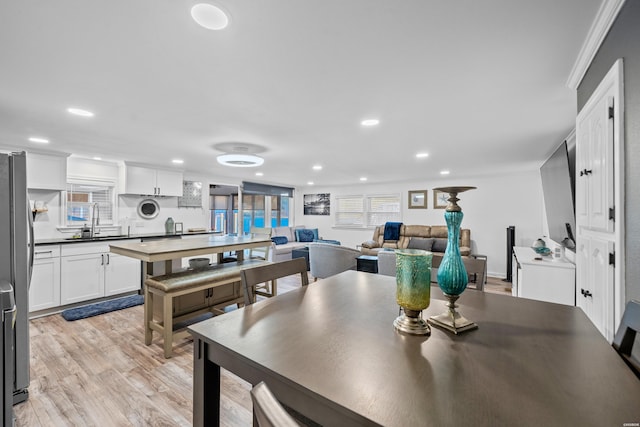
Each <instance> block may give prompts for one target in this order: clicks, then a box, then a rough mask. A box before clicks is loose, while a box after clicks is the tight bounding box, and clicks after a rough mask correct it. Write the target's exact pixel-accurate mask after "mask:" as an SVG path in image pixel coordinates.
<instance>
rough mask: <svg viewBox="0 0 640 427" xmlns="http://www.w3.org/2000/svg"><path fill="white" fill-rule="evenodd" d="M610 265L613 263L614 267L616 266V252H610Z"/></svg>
mask: <svg viewBox="0 0 640 427" xmlns="http://www.w3.org/2000/svg"><path fill="white" fill-rule="evenodd" d="M609 265H613V266H614V267H615V266H616V254H615V252H614V253H609Z"/></svg>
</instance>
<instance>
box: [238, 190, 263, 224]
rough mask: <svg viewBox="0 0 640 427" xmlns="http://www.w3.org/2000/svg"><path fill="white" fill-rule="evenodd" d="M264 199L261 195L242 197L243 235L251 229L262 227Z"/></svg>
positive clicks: (244, 195) (245, 195)
mask: <svg viewBox="0 0 640 427" xmlns="http://www.w3.org/2000/svg"><path fill="white" fill-rule="evenodd" d="M264 199H265V196H263V195H253V194H243V195H242V217H243V218H242V227H243V229H244V232H245V233H248V232H249V230H251V227H264V214H265V212H264Z"/></svg>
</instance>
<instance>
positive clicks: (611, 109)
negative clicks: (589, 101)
mask: <svg viewBox="0 0 640 427" xmlns="http://www.w3.org/2000/svg"><path fill="white" fill-rule="evenodd" d="M609 118H610V119H613V107H609Z"/></svg>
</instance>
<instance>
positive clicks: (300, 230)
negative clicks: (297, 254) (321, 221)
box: [296, 228, 318, 242]
mask: <svg viewBox="0 0 640 427" xmlns="http://www.w3.org/2000/svg"><path fill="white" fill-rule="evenodd" d="M309 233H311V234H309ZM303 235H304V236H305V237H302V236H303ZM309 235H311V240H307V239H309V237H308V236H309ZM296 240H297V241H298V242H313V241H314V240H318V229H317V228H296Z"/></svg>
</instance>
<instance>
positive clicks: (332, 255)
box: [308, 242, 360, 279]
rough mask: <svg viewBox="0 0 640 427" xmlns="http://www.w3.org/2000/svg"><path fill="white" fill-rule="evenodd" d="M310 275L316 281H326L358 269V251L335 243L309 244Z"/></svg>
mask: <svg viewBox="0 0 640 427" xmlns="http://www.w3.org/2000/svg"><path fill="white" fill-rule="evenodd" d="M308 245H309V265H310V269H309V273H311V276H313V277H314V278H315V279H324V278H325V277H329V276H333V275H335V274H338V273H342V272H343V271H346V270H355V269H356V258H358V257H359V256H360V251H359V250H357V249H353V248H349V247H346V246H340V245H336V244H333V243H319V242H315V243H309V244H308Z"/></svg>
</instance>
